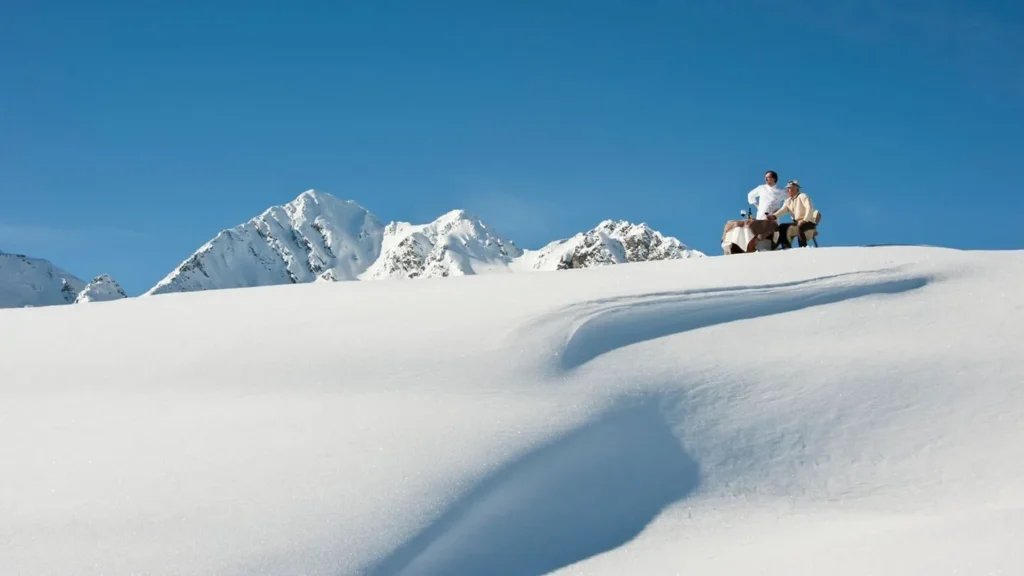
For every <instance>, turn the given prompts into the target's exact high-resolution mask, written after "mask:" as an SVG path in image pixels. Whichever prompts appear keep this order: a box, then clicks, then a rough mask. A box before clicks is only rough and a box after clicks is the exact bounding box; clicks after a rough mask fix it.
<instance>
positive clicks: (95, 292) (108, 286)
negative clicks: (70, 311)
mask: <svg viewBox="0 0 1024 576" xmlns="http://www.w3.org/2000/svg"><path fill="white" fill-rule="evenodd" d="M126 297H127V295H126V294H125V293H124V289H122V288H121V285H120V284H118V283H117V282H116V281H115V280H114V279H113V278H111V277H110V276H109V275H108V274H100V275H99V276H97V277H95V278H93V279H92V282H89V284H88V285H86V287H85V288H84V289H83V290H82V291H81V292H79V294H78V297H77V298H75V304H84V303H86V302H107V301H110V300H120V299H121V298H126Z"/></svg>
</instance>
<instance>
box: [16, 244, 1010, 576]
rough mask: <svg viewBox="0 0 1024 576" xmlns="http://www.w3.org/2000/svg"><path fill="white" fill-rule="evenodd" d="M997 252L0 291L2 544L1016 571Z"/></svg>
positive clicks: (47, 554)
mask: <svg viewBox="0 0 1024 576" xmlns="http://www.w3.org/2000/svg"><path fill="white" fill-rule="evenodd" d="M424 235H425V236H426V234H424ZM1022 280H1024V253H1022V252H960V251H954V250H944V249H937V248H909V247H905V248H897V247H886V248H823V249H817V250H814V249H810V250H789V251H785V252H769V253H758V254H751V255H745V256H742V257H727V258H724V257H715V258H697V259H681V260H668V261H659V262H646V263H637V264H635V265H631V266H603V267H596V268H590V269H583V270H568V271H565V272H562V273H556V274H490V275H475V276H474V275H469V276H463V277H454V278H447V279H443V280H433V279H424V280H422V281H417V282H375V283H368V282H347V283H332V282H314V283H308V284H301V285H288V286H270V287H263V288H255V289H246V290H215V291H209V292H188V293H181V294H168V295H166V296H164V297H161V298H142V299H127V300H119V301H116V302H111V303H109V304H107V305H104V306H61V307H50V308H39V309H30V310H25V309H16V310H4V311H0V325H2V326H4V328H5V329H4V330H2V331H0V365H3V366H4V374H3V378H2V379H0V393H2V394H3V400H4V401H3V402H2V403H0V436H2V437H3V438H4V439H5V440H4V442H3V443H2V444H0V452H2V456H3V459H2V461H3V462H4V463H5V466H6V467H5V469H4V474H2V475H0V535H2V537H0V573H10V574H35V575H49V574H70V573H74V574H85V575H88V574H107V575H120V574H138V573H145V574H193V575H195V574H198V575H205V574H239V575H240V574H308V575H313V574H316V575H320V574H323V575H328V574H329V575H338V574H373V575H376V574H452V573H460V574H461V573H473V574H499V575H500V574H541V573H559V574H625V573H630V574H676V573H680V574H751V573H757V574H840V575H845V574H849V575H853V574H868V573H871V574H903V575H907V574H911V575H913V574H921V575H933V574H952V573H972V574H984V573H998V572H1002V573H1021V572H1022V571H1024V556H1022V553H1021V552H1020V547H1019V539H1020V533H1021V531H1022V530H1024V459H1021V458H1020V447H1021V446H1022V445H1024V427H1022V426H1021V424H1020V422H1021V417H1022V415H1024V389H1022V387H1021V386H1020V383H1021V382H1024V358H1022V357H1021V355H1020V344H1019V343H1020V342H1024V323H1022V321H1024V304H1021V303H1020V302H1019V298H1018V297H1017V295H1016V292H1015V291H1014V290H1013V289H1012V287H1014V286H1017V285H1019V284H1020V282H1021V281H1022ZM55 358H57V359H59V361H54V359H55Z"/></svg>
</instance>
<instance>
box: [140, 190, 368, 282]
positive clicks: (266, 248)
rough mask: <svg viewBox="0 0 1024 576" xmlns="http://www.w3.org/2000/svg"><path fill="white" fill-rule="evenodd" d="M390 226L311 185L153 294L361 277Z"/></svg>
mask: <svg viewBox="0 0 1024 576" xmlns="http://www.w3.org/2000/svg"><path fill="white" fill-rule="evenodd" d="M383 231H384V225H383V224H381V223H380V221H379V220H377V217H376V216H374V215H373V214H371V213H370V212H369V211H368V210H366V208H363V207H362V206H360V205H359V204H357V203H355V202H352V201H345V200H339V199H337V198H335V197H333V196H331V195H330V194H324V193H322V192H317V191H316V190H308V191H306V192H303V193H302V194H300V195H299V197H298V198H296V199H295V200H293V201H292V202H289V203H288V204H285V205H284V206H274V207H272V208H269V209H268V210H266V211H265V212H263V214H260V215H259V216H257V217H256V218H253V219H252V220H249V221H248V222H246V223H244V224H240V225H238V226H235V227H234V228H230V229H228V230H224V231H222V232H221V233H220V234H217V236H215V237H214V238H213V239H212V240H210V241H209V242H207V243H206V244H204V245H203V246H202V247H200V248H199V250H197V251H196V252H195V253H194V254H192V255H191V256H189V257H188V258H187V259H186V260H185V261H184V262H182V263H181V264H180V265H179V266H178V267H177V268H175V269H174V270H173V271H171V273H170V274H168V275H167V276H166V277H165V278H164V279H163V280H161V281H160V282H159V283H157V285H156V286H154V287H153V288H151V289H150V290H149V291H148V292H147V294H163V293H168V292H189V291H194V290H216V289H221V288H243V287H250V286H267V285H274V284H289V283H299V282H312V281H314V280H319V279H322V280H355V279H357V277H358V276H359V274H360V273H362V272H363V271H364V270H366V268H367V267H368V266H370V265H371V264H373V263H374V262H375V261H376V260H377V256H378V255H379V254H380V246H381V240H382V237H383Z"/></svg>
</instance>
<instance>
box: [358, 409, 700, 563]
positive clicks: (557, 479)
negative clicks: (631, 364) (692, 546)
mask: <svg viewBox="0 0 1024 576" xmlns="http://www.w3.org/2000/svg"><path fill="white" fill-rule="evenodd" d="M698 484H699V469H698V466H697V463H696V462H695V461H694V460H693V459H692V458H690V457H689V456H688V455H687V454H686V453H685V452H684V451H683V449H682V446H681V445H680V442H679V440H678V439H677V438H676V437H675V436H674V435H673V434H672V431H671V430H670V429H669V427H668V425H667V423H666V421H665V419H664V417H663V416H662V414H661V412H660V410H659V408H658V404H657V399H651V398H645V399H644V400H643V401H641V402H638V403H633V404H630V405H627V406H620V407H619V408H617V409H614V410H612V411H610V412H608V413H606V414H604V415H603V416H601V417H600V418H598V419H596V420H593V421H590V422H588V423H587V424H585V425H584V426H582V427H581V428H578V429H576V430H574V431H572V432H570V433H568V434H566V435H565V436H562V437H560V438H558V439H556V440H554V441H553V442H552V443H550V444H548V445H546V446H543V447H541V448H539V449H537V450H534V451H532V452H530V453H528V454H526V455H525V456H524V457H522V458H521V459H519V460H517V461H514V462H512V463H510V464H508V465H506V466H504V467H502V468H501V469H499V470H497V471H496V472H494V473H493V474H491V475H490V476H489V477H487V478H486V479H484V480H483V481H481V482H480V483H479V484H478V485H477V486H476V487H474V488H473V489H472V490H471V491H470V492H469V493H468V494H466V495H464V496H462V497H461V498H460V499H459V500H458V501H456V502H455V503H454V504H453V505H452V506H451V507H450V508H449V509H448V510H447V511H446V512H445V513H444V514H443V515H442V516H441V517H440V518H438V519H437V520H435V521H434V522H432V523H431V524H430V525H429V526H427V527H426V528H425V529H424V530H423V531H422V532H420V533H419V534H418V535H417V536H415V537H414V538H412V539H411V540H409V541H408V542H406V543H405V544H404V545H402V546H401V547H399V548H398V549H397V550H395V551H393V552H392V553H391V554H390V555H389V556H388V557H386V558H385V559H384V560H383V561H381V562H380V563H379V564H377V565H376V566H374V567H372V569H371V570H370V571H369V573H370V574H373V575H384V574H387V575H392V574H417V575H419V574H424V575H425V574H488V575H490V576H499V575H512V574H516V575H520V574H523V575H531V574H544V573H547V572H550V571H553V570H557V569H559V568H562V567H565V566H568V565H570V564H574V563H576V562H579V561H581V560H584V559H586V558H589V557H591V556H594V555H596V554H600V553H602V552H606V551H608V550H612V549H614V548H616V547H618V546H621V545H622V544H625V543H626V542H628V541H629V540H631V539H633V538H634V537H635V536H636V535H637V534H639V533H640V531H641V530H643V528H644V527H645V526H646V525H647V524H648V523H649V522H650V521H651V520H653V519H654V518H655V516H657V514H658V513H659V512H660V511H661V510H662V509H663V508H664V507H666V506H667V505H669V504H671V503H673V502H676V501H678V500H680V499H682V498H684V497H686V496H687V495H688V494H690V493H691V492H692V491H693V490H694V489H695V488H696V487H697V485H698Z"/></svg>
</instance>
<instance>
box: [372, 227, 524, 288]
mask: <svg viewBox="0 0 1024 576" xmlns="http://www.w3.org/2000/svg"><path fill="white" fill-rule="evenodd" d="M380 252H381V253H380V257H378V258H377V261H376V262H374V263H373V264H371V265H370V267H369V268H367V270H366V272H364V273H363V274H362V275H361V276H360V279H365V280H378V279H382V278H442V277H446V276H465V275H469V274H481V273H487V272H493V271H495V270H502V269H507V268H508V266H509V265H510V264H511V263H512V262H513V261H514V260H515V259H516V258H518V257H520V256H522V255H523V250H521V249H520V248H519V247H518V246H516V245H515V243H514V242H512V241H511V240H509V239H507V238H503V237H502V236H500V235H499V234H497V233H496V232H494V231H493V230H491V229H490V228H489V227H488V226H487V225H486V224H484V223H483V222H481V221H480V220H479V219H478V218H476V217H475V216H473V215H471V214H468V213H467V212H465V211H463V210H453V211H451V212H449V213H447V214H445V215H443V216H441V217H440V218H438V219H437V220H434V221H433V222H431V223H430V224H422V225H414V224H409V223H408V222H392V223H390V224H388V225H387V227H385V228H384V238H383V241H382V245H381V251H380Z"/></svg>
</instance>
